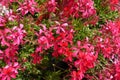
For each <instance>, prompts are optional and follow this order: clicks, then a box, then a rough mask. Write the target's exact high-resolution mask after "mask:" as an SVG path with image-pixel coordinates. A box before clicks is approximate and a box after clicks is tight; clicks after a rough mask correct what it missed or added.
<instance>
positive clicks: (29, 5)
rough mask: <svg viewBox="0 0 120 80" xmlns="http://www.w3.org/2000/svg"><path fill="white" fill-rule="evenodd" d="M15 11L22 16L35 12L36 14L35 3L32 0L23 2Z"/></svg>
mask: <svg viewBox="0 0 120 80" xmlns="http://www.w3.org/2000/svg"><path fill="white" fill-rule="evenodd" d="M17 10H18V11H20V12H21V13H22V15H23V16H24V15H25V14H27V13H28V12H30V13H31V14H32V15H34V14H35V12H38V8H37V3H36V2H35V1H34V0H25V1H24V2H23V3H20V7H19V8H18V9H17Z"/></svg>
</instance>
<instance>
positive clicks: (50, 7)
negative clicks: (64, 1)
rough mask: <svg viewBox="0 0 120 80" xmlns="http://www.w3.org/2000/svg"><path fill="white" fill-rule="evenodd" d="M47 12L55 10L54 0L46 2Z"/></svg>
mask: <svg viewBox="0 0 120 80" xmlns="http://www.w3.org/2000/svg"><path fill="white" fill-rule="evenodd" d="M47 9H48V12H55V11H56V9H57V3H56V2H55V0H49V1H48V3H47Z"/></svg>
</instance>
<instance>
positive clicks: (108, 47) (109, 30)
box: [97, 20, 120, 58]
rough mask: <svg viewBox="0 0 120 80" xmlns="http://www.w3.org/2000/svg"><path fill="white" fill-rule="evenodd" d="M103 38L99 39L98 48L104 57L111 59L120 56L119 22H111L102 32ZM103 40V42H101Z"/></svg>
mask: <svg viewBox="0 0 120 80" xmlns="http://www.w3.org/2000/svg"><path fill="white" fill-rule="evenodd" d="M100 33H101V36H100V37H98V38H97V39H98V40H97V48H99V52H101V53H103V55H104V57H107V58H111V57H112V56H114V55H118V56H119V52H120V41H119V40H120V24H119V20H118V21H114V22H113V21H109V22H107V24H106V25H104V26H103V27H102V29H101V31H100ZM100 38H101V40H100Z"/></svg>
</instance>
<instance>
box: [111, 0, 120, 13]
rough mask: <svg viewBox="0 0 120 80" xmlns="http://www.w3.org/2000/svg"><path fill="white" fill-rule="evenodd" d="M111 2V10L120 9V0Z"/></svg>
mask: <svg viewBox="0 0 120 80" xmlns="http://www.w3.org/2000/svg"><path fill="white" fill-rule="evenodd" d="M109 1H110V2H109V3H110V9H111V10H113V11H114V10H120V8H119V7H120V6H119V5H120V2H119V0H109Z"/></svg>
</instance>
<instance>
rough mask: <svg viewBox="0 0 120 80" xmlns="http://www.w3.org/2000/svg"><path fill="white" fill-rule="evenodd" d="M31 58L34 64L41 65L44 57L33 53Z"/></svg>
mask: <svg viewBox="0 0 120 80" xmlns="http://www.w3.org/2000/svg"><path fill="white" fill-rule="evenodd" d="M31 57H32V58H33V60H32V62H33V64H39V63H40V62H41V60H42V57H41V56H40V54H39V53H32V54H31Z"/></svg>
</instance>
